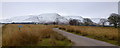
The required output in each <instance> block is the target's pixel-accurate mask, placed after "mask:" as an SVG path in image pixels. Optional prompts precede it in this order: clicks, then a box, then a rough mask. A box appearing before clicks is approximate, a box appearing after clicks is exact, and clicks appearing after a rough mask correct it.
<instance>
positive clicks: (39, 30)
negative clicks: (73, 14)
mask: <svg viewBox="0 0 120 48" xmlns="http://www.w3.org/2000/svg"><path fill="white" fill-rule="evenodd" d="M19 25H22V26H23V27H22V28H18V26H19ZM52 27H53V26H52V25H34V24H28V25H26V24H8V25H5V26H3V33H2V34H3V35H2V36H3V40H2V46H23V47H21V48H24V46H71V45H72V43H71V41H70V40H68V39H67V38H66V37H64V36H62V35H61V34H58V33H57V32H55V31H53V30H52ZM25 48H26V47H25ZM28 48H29V47H28ZM33 48H34V47H33Z"/></svg>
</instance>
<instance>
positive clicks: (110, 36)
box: [56, 25, 118, 45]
mask: <svg viewBox="0 0 120 48" xmlns="http://www.w3.org/2000/svg"><path fill="white" fill-rule="evenodd" d="M56 27H58V28H59V29H62V30H66V31H68V32H71V33H75V34H78V35H82V36H86V37H90V38H94V39H98V40H102V41H106V42H109V43H112V44H116V45H118V28H114V27H94V26H69V25H67V26H66V25H65V26H64V25H63V26H56Z"/></svg>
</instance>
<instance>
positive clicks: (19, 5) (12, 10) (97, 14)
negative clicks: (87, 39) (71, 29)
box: [0, 2, 118, 19]
mask: <svg viewBox="0 0 120 48" xmlns="http://www.w3.org/2000/svg"><path fill="white" fill-rule="evenodd" d="M0 6H1V5H0ZM42 13H58V14H60V15H62V16H67V15H70V16H74V15H75V16H82V17H87V18H107V17H109V15H110V14H111V13H118V3H117V2H3V3H2V18H10V17H15V16H26V15H39V14H42ZM0 19H1V18H0Z"/></svg>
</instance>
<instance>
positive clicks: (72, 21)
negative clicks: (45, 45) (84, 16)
mask: <svg viewBox="0 0 120 48" xmlns="http://www.w3.org/2000/svg"><path fill="white" fill-rule="evenodd" d="M69 24H70V25H78V24H79V21H78V20H77V19H70V21H69Z"/></svg>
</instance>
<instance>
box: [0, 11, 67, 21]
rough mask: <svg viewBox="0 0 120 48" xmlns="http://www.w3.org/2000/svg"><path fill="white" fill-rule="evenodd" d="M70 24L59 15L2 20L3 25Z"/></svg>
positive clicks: (46, 14) (50, 14) (51, 14)
mask: <svg viewBox="0 0 120 48" xmlns="http://www.w3.org/2000/svg"><path fill="white" fill-rule="evenodd" d="M56 21H59V23H68V20H67V19H66V18H64V17H62V16H60V15H59V14H57V13H44V14H40V15H29V16H18V17H12V18H10V19H3V20H0V22H2V23H12V22H37V23H49V22H56Z"/></svg>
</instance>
